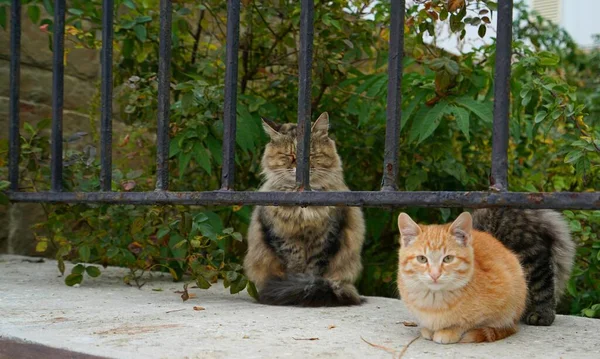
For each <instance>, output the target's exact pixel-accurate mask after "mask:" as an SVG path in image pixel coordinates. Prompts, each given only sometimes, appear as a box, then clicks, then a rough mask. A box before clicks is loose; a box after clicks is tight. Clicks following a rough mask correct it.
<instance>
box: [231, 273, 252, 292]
mask: <svg viewBox="0 0 600 359" xmlns="http://www.w3.org/2000/svg"><path fill="white" fill-rule="evenodd" d="M247 284H248V280H247V279H246V278H245V277H244V276H241V277H240V278H238V279H237V280H236V281H235V282H233V283H231V287H230V288H229V293H231V294H237V293H239V292H241V291H243V290H244V289H245V288H246V285H247Z"/></svg>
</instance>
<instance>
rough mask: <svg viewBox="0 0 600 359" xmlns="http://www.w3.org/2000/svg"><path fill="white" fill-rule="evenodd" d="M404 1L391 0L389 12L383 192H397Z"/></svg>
mask: <svg viewBox="0 0 600 359" xmlns="http://www.w3.org/2000/svg"><path fill="white" fill-rule="evenodd" d="M404 12H405V0H396V1H392V4H391V11H390V51H389V54H388V95H387V113H386V115H387V121H386V126H385V150H384V156H383V157H384V163H383V181H382V188H381V189H382V190H383V191H395V190H397V189H398V186H397V177H398V149H399V145H398V142H399V141H400V119H401V108H402V55H403V52H404Z"/></svg>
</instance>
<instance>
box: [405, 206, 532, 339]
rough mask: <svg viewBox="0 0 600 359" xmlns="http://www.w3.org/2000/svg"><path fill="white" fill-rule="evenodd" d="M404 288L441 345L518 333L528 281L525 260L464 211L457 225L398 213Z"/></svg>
mask: <svg viewBox="0 0 600 359" xmlns="http://www.w3.org/2000/svg"><path fill="white" fill-rule="evenodd" d="M398 228H399V229H400V237H401V240H400V241H401V248H400V256H399V269H398V289H399V290H400V295H401V297H402V301H404V303H405V304H406V306H407V307H408V309H409V310H410V311H411V312H412V313H413V314H414V315H416V317H417V318H418V320H419V322H420V325H421V327H422V329H421V335H422V336H423V337H424V338H425V339H429V340H433V341H435V342H436V343H443V344H447V343H456V342H463V343H469V342H485V341H488V342H492V341H495V340H500V339H503V338H506V337H508V336H509V335H512V334H514V333H516V332H517V330H518V327H517V323H518V321H519V318H521V314H522V313H523V310H524V309H525V300H526V296H527V285H526V283H525V277H524V274H523V270H522V268H521V265H520V264H519V260H518V259H517V257H516V256H515V254H513V253H512V252H511V251H509V250H508V249H506V247H504V246H503V245H502V244H501V243H500V242H499V241H498V240H496V239H495V238H494V237H492V236H491V235H489V234H487V233H484V232H479V231H476V230H473V219H472V217H471V214H469V213H468V212H464V213H462V214H461V215H460V216H458V218H457V219H456V220H455V221H454V223H452V224H446V225H428V226H424V225H422V226H419V225H418V224H416V223H415V222H414V221H413V220H412V219H411V218H410V217H409V216H408V215H407V214H406V213H401V214H400V216H399V217H398Z"/></svg>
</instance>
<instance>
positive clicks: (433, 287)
mask: <svg viewBox="0 0 600 359" xmlns="http://www.w3.org/2000/svg"><path fill="white" fill-rule="evenodd" d="M425 285H426V286H427V289H429V290H431V291H434V292H437V291H440V290H444V289H446V284H445V283H433V282H431V283H426V284H425Z"/></svg>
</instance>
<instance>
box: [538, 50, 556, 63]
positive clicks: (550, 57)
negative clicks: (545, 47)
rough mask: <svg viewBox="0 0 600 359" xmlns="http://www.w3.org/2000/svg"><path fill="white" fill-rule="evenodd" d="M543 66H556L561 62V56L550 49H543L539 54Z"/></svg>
mask: <svg viewBox="0 0 600 359" xmlns="http://www.w3.org/2000/svg"><path fill="white" fill-rule="evenodd" d="M537 56H538V58H539V59H540V65H542V66H556V65H558V63H559V62H560V57H559V56H558V54H555V53H553V52H550V51H541V52H539V53H538V54H537Z"/></svg>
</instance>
